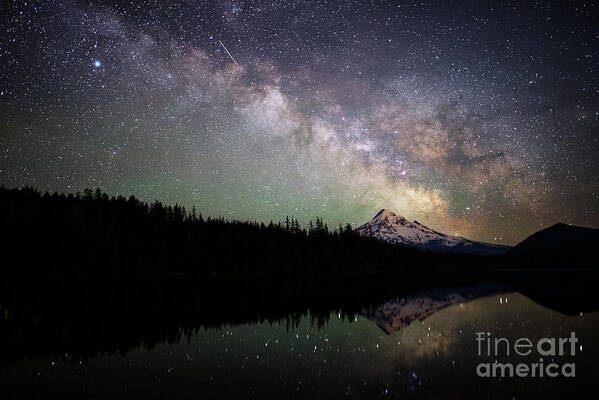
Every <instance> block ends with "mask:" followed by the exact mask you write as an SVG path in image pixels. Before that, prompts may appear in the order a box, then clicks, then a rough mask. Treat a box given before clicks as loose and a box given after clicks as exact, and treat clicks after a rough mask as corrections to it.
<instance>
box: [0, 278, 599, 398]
mask: <svg viewBox="0 0 599 400" xmlns="http://www.w3.org/2000/svg"><path fill="white" fill-rule="evenodd" d="M589 296H590V294H589ZM553 308H558V309H559V307H553ZM0 311H1V309H0ZM5 314H6V313H5ZM224 320H226V318H225V319H224ZM4 323H7V321H4ZM65 325H66V324H63V326H62V328H61V329H62V332H63V335H62V336H60V337H61V338H62V339H58V338H59V336H56V338H57V340H63V341H64V330H65V329H67V330H68V329H70V328H68V326H66V327H65ZM208 325H209V324H207V325H205V326H202V325H197V326H187V327H180V328H179V329H174V330H173V329H171V330H169V331H168V332H167V333H165V335H163V336H162V337H161V339H159V340H156V339H155V338H154V337H151V338H144V337H143V334H142V335H141V336H142V337H141V340H140V342H139V343H135V341H132V342H131V343H132V344H131V346H129V348H127V346H118V347H119V348H120V349H119V351H116V352H115V351H102V350H101V349H98V348H96V349H95V350H94V351H96V350H97V351H96V353H95V354H94V351H92V352H91V353H89V354H87V355H86V356H85V357H82V356H81V355H80V354H69V352H68V351H65V352H64V354H60V355H59V354H53V355H50V356H43V355H42V356H39V355H38V356H36V355H35V354H33V355H32V354H27V355H24V356H22V357H18V358H15V359H14V361H13V362H9V363H5V364H4V365H2V366H0V388H1V389H0V390H1V391H2V393H3V396H2V398H3V399H10V398H19V399H21V398H49V397H50V398H181V397H195V398H197V397H200V398H205V397H208V398H210V397H219V398H226V397H229V398H232V397H236V398H276V399H279V398H333V399H338V398H356V399H358V398H360V399H361V398H406V397H408V398H467V397H476V398H493V399H514V398H515V399H522V398H538V397H541V396H542V397H545V398H547V397H553V398H563V397H565V396H571V395H573V394H582V393H583V392H584V390H587V389H591V388H594V387H595V386H596V385H595V384H594V383H595V381H596V379H597V378H598V377H599V363H598V361H597V360H599V349H598V346H597V345H598V343H599V312H588V311H587V310H586V309H585V308H584V307H580V310H573V309H572V306H571V305H570V306H569V307H567V311H565V312H559V311H554V310H553V309H552V308H548V307H546V306H543V305H541V304H539V303H537V302H535V301H533V300H531V299H530V298H529V297H527V296H524V295H523V294H521V293H518V292H516V291H513V290H512V289H510V288H508V287H505V286H489V285H486V286H485V285H483V286H471V287H468V286H467V287H458V288H457V289H456V288H453V289H431V290H426V291H421V292H417V293H414V294H411V295H409V296H403V297H399V298H393V297H391V298H390V299H389V300H387V301H384V302H380V303H379V304H378V305H376V304H374V305H372V304H371V305H369V306H367V307H364V308H363V310H362V311H360V312H357V313H356V312H352V313H345V312H344V311H342V310H341V309H340V310H338V311H331V312H329V313H327V314H324V315H323V314H322V313H319V314H318V315H313V314H311V312H310V311H307V312H305V313H299V314H297V313H296V314H294V315H292V316H289V317H288V318H275V319H272V321H271V322H269V321H259V320H258V321H253V322H248V323H241V324H235V323H223V324H220V325H218V326H208ZM112 328H113V327H112ZM112 328H107V331H106V335H107V337H108V338H111V337H112V336H113V335H114V334H113V332H114V329H112ZM40 329H44V327H43V325H40ZM94 329H96V330H100V332H97V333H98V337H102V332H101V330H102V329H103V328H102V324H101V323H99V324H98V325H97V326H95V328H94ZM116 331H117V332H118V329H116ZM571 332H574V334H575V337H576V341H575V342H574V341H573V340H571V338H570V337H571ZM477 333H478V336H477ZM38 334H39V335H40V336H42V335H43V332H38ZM53 335H54V334H53ZM67 336H68V335H67ZM477 337H479V338H480V339H479V340H478V341H477ZM495 338H504V339H501V340H500V341H499V343H498V348H497V350H498V351H497V354H495V348H494V347H495V343H494V340H495ZM525 338H527V340H529V341H530V343H532V346H528V347H527V346H526V343H527V342H526V339H525ZM542 338H548V340H546V342H545V343H543V345H541V350H542V351H543V352H544V353H543V354H548V353H551V351H552V350H554V352H555V355H551V354H550V355H545V356H541V355H540V353H539V349H538V347H537V343H538V341H539V340H541V339H542ZM559 338H564V339H563V341H562V344H563V346H562V351H563V354H562V355H559V346H558V344H559V342H560V341H559ZM566 338H567V339H568V341H566ZM519 339H520V342H519V344H520V346H519V347H518V350H519V351H520V352H521V353H526V352H527V350H530V354H529V355H519V354H517V353H516V351H515V347H514V344H515V343H516V342H517V341H518V340H519ZM551 339H555V349H553V348H552V341H551ZM94 340H95V339H94ZM107 340H112V339H107ZM489 345H490V347H488V346H489ZM479 346H480V347H479ZM63 347H64V348H68V346H63ZM508 348H509V350H508ZM122 349H125V350H122ZM489 349H490V352H488V351H487V350H489ZM479 350H480V352H481V354H480V355H479ZM508 351H509V355H508V354H507V353H508ZM572 351H573V352H574V354H573V355H572ZM540 358H542V359H543V362H542V364H543V365H542V367H539V366H537V367H536V368H535V369H536V374H535V377H532V376H531V368H533V367H532V365H533V364H541V362H540ZM496 362H497V363H500V364H504V367H505V368H506V370H505V371H504V373H505V374H504V375H505V376H503V377H501V375H500V371H501V369H502V368H503V367H502V368H499V369H497V374H496V375H497V376H490V377H481V376H479V375H480V372H481V371H482V372H485V371H486V370H485V367H480V366H479V364H487V365H489V371H491V372H492V370H493V364H495V363H496ZM552 363H554V364H555V366H552V367H550V368H549V370H548V369H547V366H548V365H549V364H552ZM507 364H510V365H512V366H513V367H514V373H513V375H514V376H512V377H510V376H509V372H510V371H509V366H506V365H507ZM518 364H524V365H525V367H520V372H522V371H524V369H525V368H527V369H528V376H526V377H522V376H517V375H516V372H515V371H516V368H517V365H518ZM564 364H569V365H570V367H569V368H567V370H566V371H565V374H564V373H563V372H564V371H562V367H563V365H564ZM572 366H573V368H574V371H573V372H574V374H575V376H574V377H571V376H564V375H571V373H572ZM477 367H478V368H479V369H480V368H482V369H481V370H479V372H477ZM541 370H542V371H543V376H542V377H541V376H539V374H540V373H541V372H540V371H541ZM548 371H549V375H552V374H556V373H557V376H555V377H551V376H547V372H548Z"/></svg>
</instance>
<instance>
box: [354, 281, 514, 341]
mask: <svg viewBox="0 0 599 400" xmlns="http://www.w3.org/2000/svg"><path fill="white" fill-rule="evenodd" d="M509 291H510V290H509V288H507V287H506V286H499V285H495V286H493V285H485V286H478V287H460V288H455V289H437V290H431V291H425V292H420V293H417V294H414V295H412V296H407V297H402V298H396V299H393V300H389V301H387V302H385V303H383V304H381V305H380V306H378V307H376V308H372V309H366V310H364V311H363V312H362V315H364V316H365V317H366V318H368V319H370V320H371V321H374V322H375V323H376V324H377V325H378V326H379V328H381V329H382V330H383V332H385V333H386V334H388V335H391V334H393V333H395V332H397V331H399V330H400V329H402V328H404V327H406V326H408V325H410V324H411V323H412V322H414V321H423V320H424V319H425V318H427V317H429V316H431V315H433V314H434V313H436V312H438V311H441V310H442V309H444V308H447V307H449V306H452V305H455V304H460V303H466V302H469V301H471V300H474V299H478V298H481V297H486V296H490V295H492V294H498V293H506V292H509Z"/></svg>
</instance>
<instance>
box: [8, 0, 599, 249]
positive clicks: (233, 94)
mask: <svg viewBox="0 0 599 400" xmlns="http://www.w3.org/2000/svg"><path fill="white" fill-rule="evenodd" d="M500 3H501V4H500ZM598 8H599V7H598V6H597V5H596V4H594V3H593V2H586V3H574V2H561V4H560V3H558V2H534V1H530V2H529V1H525V2H521V3H515V2H511V3H510V2H486V1H474V2H450V1H440V2H416V3H414V2H395V1H381V2H364V3H360V2H354V1H352V2H337V1H330V2H325V1H307V2H297V1H291V0H285V1H265V2H244V1H232V2H229V1H223V2H204V1H192V0H188V1H158V0H155V1H131V2H121V1H85V2H83V1H69V0H58V1H22V0H18V1H6V0H3V1H1V2H0V19H1V20H2V25H1V26H0V116H1V118H0V183H2V184H4V185H5V186H7V187H13V186H23V185H32V186H35V187H37V188H40V189H42V190H51V191H60V192H63V191H64V192H76V191H80V190H83V189H84V188H86V187H101V188H102V189H103V190H105V191H107V192H108V193H110V194H123V195H126V196H128V195H130V194H135V195H136V196H137V197H139V198H141V199H143V200H147V201H151V200H153V199H160V200H161V201H163V202H165V203H171V204H172V203H175V202H178V203H180V204H183V205H185V206H187V207H191V206H192V205H195V206H196V207H197V208H198V210H200V211H201V212H203V213H204V214H210V215H214V216H216V215H219V216H224V217H226V218H229V219H252V220H254V219H255V220H259V221H265V222H268V221H270V220H271V219H272V220H274V221H279V220H283V219H284V218H285V216H286V215H290V216H291V215H294V216H296V217H297V218H299V220H300V222H305V221H307V219H309V218H313V217H314V216H321V217H323V218H324V219H325V220H326V221H327V222H328V223H329V225H336V224H338V223H346V222H350V223H352V224H354V225H356V224H361V223H364V222H366V221H367V220H369V219H370V218H372V217H373V216H374V214H376V212H377V211H378V210H379V209H381V208H389V209H391V210H393V211H395V212H396V213H399V214H401V215H403V216H405V217H406V218H408V219H410V220H413V219H417V220H418V221H420V222H422V223H424V224H425V225H428V226H429V227H431V228H435V229H437V230H441V231H444V232H447V233H452V234H459V235H463V236H466V237H468V238H472V239H478V240H484V241H491V242H496V243H505V244H514V243H516V242H518V241H519V240H521V239H523V238H524V237H525V236H526V235H528V234H530V233H532V232H534V231H536V230H539V229H541V228H543V227H545V226H548V225H550V224H552V223H555V222H559V221H561V222H567V223H572V224H577V225H585V226H595V227H596V226H599V174H598V172H599V171H598V170H599V157H598V155H599V142H598V141H599V40H598V39H599V21H598V18H597V16H598ZM227 51H228V52H227Z"/></svg>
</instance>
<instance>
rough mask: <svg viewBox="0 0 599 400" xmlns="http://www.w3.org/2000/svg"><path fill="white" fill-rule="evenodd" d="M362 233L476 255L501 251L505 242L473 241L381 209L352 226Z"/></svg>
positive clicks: (422, 246)
mask: <svg viewBox="0 0 599 400" xmlns="http://www.w3.org/2000/svg"><path fill="white" fill-rule="evenodd" d="M355 231H356V232H357V233H359V234H360V235H363V236H372V237H375V238H377V239H380V240H384V241H386V242H389V243H393V244H403V245H407V246H412V247H416V248H419V249H421V250H429V251H435V252H454V253H470V254H479V255H493V254H503V253H505V252H507V251H508V250H509V249H510V247H509V246H499V245H493V244H489V243H481V242H475V241H472V240H468V239H464V238H463V237H460V236H451V235H447V234H445V233H441V232H437V231H435V230H433V229H430V228H428V227H426V226H424V225H422V224H421V223H420V222H418V221H414V222H410V221H408V220H407V219H405V218H404V217H402V216H401V215H397V214H395V213H393V212H392V211H389V210H386V209H382V210H381V211H379V213H378V214H377V215H375V217H374V218H373V219H372V220H370V221H369V222H367V223H365V224H364V225H362V226H360V227H359V228H356V230H355Z"/></svg>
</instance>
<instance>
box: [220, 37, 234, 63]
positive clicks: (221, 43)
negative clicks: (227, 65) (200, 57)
mask: <svg viewBox="0 0 599 400" xmlns="http://www.w3.org/2000/svg"><path fill="white" fill-rule="evenodd" d="M218 42H219V43H220V45H221V46H223V49H225V51H226V52H227V54H228V55H229V57H231V60H233V62H234V63H235V65H237V66H238V67H239V64H237V61H235V59H234V58H233V56H232V55H231V53H229V50H227V48H226V47H225V45H224V44H223V42H221V41H220V40H219V41H218Z"/></svg>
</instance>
